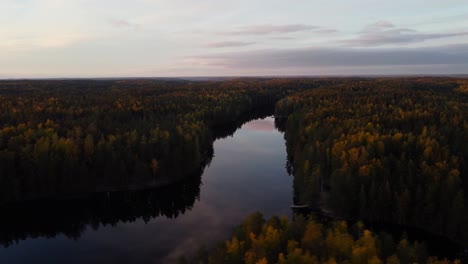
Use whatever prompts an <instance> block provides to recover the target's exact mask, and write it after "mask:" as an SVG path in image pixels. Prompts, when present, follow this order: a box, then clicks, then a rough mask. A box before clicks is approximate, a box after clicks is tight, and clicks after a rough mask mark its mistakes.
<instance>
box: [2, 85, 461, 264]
mask: <svg viewBox="0 0 468 264" xmlns="http://www.w3.org/2000/svg"><path fill="white" fill-rule="evenodd" d="M467 87H468V81H467V80H466V79H457V78H428V77H427V78H297V79H293V78H291V79H268V78H250V79H249V78H247V79H232V80H223V81H219V80H218V81H185V80H153V79H142V80H35V81H34V80H12V81H1V82H0V204H1V205H3V206H2V210H3V211H4V212H13V211H15V210H16V212H20V213H19V214H20V215H21V216H19V218H23V219H26V218H28V217H29V216H28V214H27V213H26V214H24V213H25V212H21V208H23V207H21V206H23V205H21V206H19V207H18V206H17V205H16V203H18V202H25V201H28V200H35V199H38V198H44V197H47V198H57V197H64V196H72V197H73V196H76V195H82V194H84V193H95V192H101V193H102V192H118V191H124V190H127V191H131V190H140V189H147V188H154V187H159V186H166V185H170V184H171V183H174V182H177V181H183V180H184V179H187V178H190V177H194V176H191V175H198V176H197V177H198V178H197V177H194V179H196V183H195V184H190V186H191V187H190V188H189V189H187V190H186V189H184V190H177V189H174V190H173V192H174V194H175V196H174V197H173V198H172V199H173V200H174V201H173V203H174V204H179V198H180V197H177V193H179V192H180V193H184V192H186V193H187V194H188V196H187V197H185V196H184V197H185V198H184V197H182V198H181V199H182V200H183V201H182V202H180V206H176V208H169V209H167V210H166V209H165V208H164V206H163V205H158V203H157V200H158V199H161V196H159V195H158V194H155V193H158V192H149V194H148V193H147V194H129V195H130V196H128V194H125V195H124V196H125V199H123V201H124V203H125V201H128V200H132V201H134V203H132V207H135V208H138V205H137V204H138V201H143V202H144V201H147V202H148V201H150V202H149V203H150V204H152V205H154V206H149V207H145V206H142V207H141V208H140V210H137V211H136V212H134V213H132V214H130V217H131V218H135V217H142V218H148V217H155V216H157V215H160V214H163V215H168V216H171V214H178V213H180V212H182V211H184V210H186V209H188V208H190V204H193V201H194V199H195V197H197V195H198V190H199V188H198V187H197V186H199V184H200V179H199V176H200V170H203V168H204V166H206V165H207V164H208V163H209V162H210V159H211V157H212V155H213V153H212V152H213V142H214V140H215V139H216V138H220V137H225V136H227V135H230V134H232V133H233V132H234V131H235V129H236V128H237V127H238V126H240V125H241V124H242V123H243V122H245V121H246V120H249V119H251V118H254V117H255V116H258V115H265V114H273V113H274V114H275V116H276V122H277V124H278V126H279V127H280V129H281V130H282V131H284V133H285V134H284V135H285V139H286V147H287V152H288V164H287V166H288V168H289V169H290V170H291V172H292V174H293V175H294V186H293V187H294V196H295V201H294V202H295V203H296V204H308V205H310V206H312V207H315V208H316V209H319V210H321V211H323V212H325V213H326V214H327V215H329V216H331V217H335V218H340V219H347V220H352V221H358V220H363V221H365V222H370V223H393V224H398V225H401V226H411V227H417V228H421V229H424V230H426V231H428V232H431V233H434V234H440V235H443V236H445V237H449V238H451V239H453V240H454V241H457V242H458V243H460V244H463V245H465V247H466V245H468V225H467V224H466V223H468V210H467V209H468V203H467V202H468V179H467V177H468V175H467V172H468V144H467V142H468V93H467V91H468V88H467ZM192 187H193V188H192ZM184 188H185V187H184ZM170 192H172V191H170ZM162 193H164V192H162ZM119 195H120V194H114V196H112V197H115V199H114V200H113V199H112V198H109V196H106V197H104V196H103V197H104V198H99V199H101V201H103V203H109V202H110V201H115V202H114V203H113V204H114V205H115V206H117V207H122V206H121V205H122V203H120V202H119V199H120V198H119V197H121V196H119ZM272 195H274V194H272ZM169 196H170V195H169ZM171 197H172V196H171ZM99 199H98V200H99ZM184 199H185V200H184ZM90 201H95V200H88V202H87V203H86V202H85V205H84V206H83V207H82V208H90V207H89V205H90V204H91V203H92V202H90ZM114 205H110V206H108V205H103V206H102V207H99V206H96V207H95V209H96V210H95V211H96V212H103V213H104V214H103V215H101V216H99V217H97V219H93V217H94V216H93V217H91V215H94V213H89V211H87V209H83V210H82V211H78V212H77V213H76V215H77V218H79V219H80V220H79V222H80V224H76V222H74V221H69V222H70V223H71V224H70V225H73V224H74V225H75V226H78V227H79V228H75V229H71V231H70V230H69V229H68V227H61V228H59V229H57V230H55V229H54V228H52V227H51V230H49V231H46V232H44V231H43V230H36V229H34V228H35V227H34V225H31V223H29V222H25V224H24V228H23V229H22V228H20V229H18V230H12V231H11V232H10V233H8V232H5V233H4V236H3V237H0V239H1V240H2V241H3V243H5V244H9V243H11V242H12V241H14V240H16V239H18V238H21V237H27V236H40V235H43V234H45V235H49V236H50V235H55V234H56V233H59V232H62V233H67V232H68V233H69V234H70V236H74V234H78V235H79V233H80V231H79V230H80V228H82V227H83V226H84V224H86V223H91V222H94V223H98V224H99V223H102V224H105V223H111V222H112V221H117V220H125V217H126V215H127V214H123V215H122V216H120V215H117V216H114V218H112V217H111V218H110V219H107V218H106V217H107V216H106V215H105V212H106V210H112V208H115V207H114ZM78 207H79V206H78ZM123 207H125V206H124V205H123ZM12 208H13V209H12ZM18 208H19V209H18ZM91 208H92V207H91ZM62 209H63V208H62ZM62 209H59V210H62ZM172 209H174V210H172ZM9 210H10V211H9ZM11 210H13V211H11ZM28 211H29V210H28ZM12 215H13V216H12V217H9V218H8V217H7V218H5V219H4V221H3V226H5V227H6V226H8V223H10V222H14V221H15V217H14V215H15V214H12ZM47 221H48V220H44V223H45V222H47ZM65 222H66V221H65ZM28 228H29V230H28ZM67 230H68V231H67ZM428 255H430V252H429V254H427V253H426V252H425V250H424V246H422V245H421V244H419V243H416V242H412V243H410V242H408V240H406V239H405V238H402V240H401V241H399V242H398V241H395V240H393V238H390V237H389V236H388V235H385V234H374V233H372V232H371V231H368V230H365V229H364V227H362V225H355V226H353V227H349V228H348V227H347V224H346V223H345V222H333V223H327V224H322V223H319V222H317V221H316V220H311V219H302V218H300V217H298V218H297V219H295V221H292V222H288V221H287V220H286V219H279V218H272V219H270V220H269V221H268V222H265V221H264V220H263V218H262V217H261V216H260V215H254V216H250V217H249V218H248V219H247V220H246V222H245V223H244V224H243V225H242V226H241V227H240V228H238V230H237V232H236V233H235V236H234V238H233V239H232V240H230V241H229V242H227V243H225V244H222V245H220V246H219V247H217V248H216V249H215V250H214V251H211V252H208V253H206V254H205V253H204V254H203V256H199V257H200V259H201V260H203V262H205V263H206V262H212V263H222V262H223V261H226V262H231V263H301V262H300V261H303V262H304V263H342V262H343V263H367V262H372V263H383V262H385V263H408V262H409V261H411V262H413V261H419V262H426V260H427V263H449V262H444V261H442V262H440V261H438V260H436V259H434V258H430V257H428ZM221 260H223V261H221ZM334 261H335V262H334ZM399 261H400V262H399Z"/></svg>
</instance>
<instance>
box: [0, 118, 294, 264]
mask: <svg viewBox="0 0 468 264" xmlns="http://www.w3.org/2000/svg"><path fill="white" fill-rule="evenodd" d="M285 165H286V149H285V142H284V138H283V134H282V133H280V132H279V131H278V130H277V129H276V128H275V125H274V118H272V117H267V118H264V119H258V120H254V121H251V122H248V123H246V124H244V125H243V126H242V127H241V128H240V129H238V130H237V131H236V132H235V133H234V135H233V136H232V137H227V138H223V139H219V140H217V141H215V143H214V157H213V159H212V161H211V163H210V165H209V166H208V167H206V168H205V170H204V172H203V174H202V176H201V180H200V179H198V181H197V180H195V181H189V182H188V183H187V182H184V183H180V184H177V185H176V186H171V187H168V188H162V189H160V190H153V191H151V192H150V193H143V194H141V193H140V194H133V195H131V196H128V195H121V196H118V195H114V196H115V197H112V198H107V199H106V200H105V201H104V202H92V204H89V205H87V206H81V207H82V208H83V209H80V210H78V209H77V208H78V205H76V207H73V206H75V205H74V204H70V205H67V207H66V209H63V208H62V209H56V210H54V211H46V212H38V213H37V214H32V213H30V214H27V216H25V217H23V218H27V219H22V220H20V221H18V222H17V223H10V224H9V225H10V227H2V228H1V231H0V237H1V240H2V243H3V246H2V247H0V263H12V264H14V263H174V262H175V261H176V260H177V258H178V257H179V256H180V255H181V254H190V253H192V252H194V251H195V250H197V249H198V248H199V247H200V246H201V245H204V244H205V245H207V246H209V245H212V244H213V242H214V241H218V240H223V239H226V238H227V237H228V236H229V234H230V231H231V227H233V226H234V225H236V224H239V223H240V222H241V221H242V219H243V218H244V217H245V216H246V215H248V214H249V213H252V212H254V211H256V210H258V211H260V212H262V213H263V214H264V215H265V217H269V216H272V215H288V216H290V214H291V212H290V209H289V206H290V205H291V204H292V201H293V197H292V195H293V189H292V188H293V187H292V186H293V184H292V176H289V175H288V173H287V171H286V168H285ZM109 201H111V202H109ZM81 207H80V208H81ZM75 208H76V209H75Z"/></svg>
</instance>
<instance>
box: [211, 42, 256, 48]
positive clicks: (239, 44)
mask: <svg viewBox="0 0 468 264" xmlns="http://www.w3.org/2000/svg"><path fill="white" fill-rule="evenodd" d="M253 44H255V42H243V41H220V42H213V43H208V44H207V45H206V47H208V48H228V47H244V46H249V45H253Z"/></svg>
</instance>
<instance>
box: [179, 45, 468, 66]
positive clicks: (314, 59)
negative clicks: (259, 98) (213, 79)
mask: <svg viewBox="0 0 468 264" xmlns="http://www.w3.org/2000/svg"><path fill="white" fill-rule="evenodd" d="M188 61H190V62H191V63H192V64H197V65H200V66H214V67H223V68H225V69H286V68H312V67H364V66H366V67H367V66H408V65H467V64H468V44H464V45H446V46H439V47H431V48H359V49H358V48H302V49H270V50H252V51H244V52H226V53H219V54H212V55H204V56H196V57H191V58H190V60H188Z"/></svg>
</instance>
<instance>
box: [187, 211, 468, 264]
mask: <svg viewBox="0 0 468 264" xmlns="http://www.w3.org/2000/svg"><path fill="white" fill-rule="evenodd" d="M179 263H210V264H218V263H227V264H237V263H246V264H267V263H278V264H314V263H327V264H334V263H335V264H336V263H352V264H361V263H362V264H365V263H372V264H380V263H382V264H383V263H387V264H398V263H427V264H439V263H440V264H450V263H454V264H456V263H461V262H460V261H459V260H454V261H453V262H451V261H449V260H445V259H444V260H439V259H437V258H434V257H428V256H427V251H426V247H425V245H424V243H419V242H417V241H416V242H410V241H408V239H406V238H405V237H403V238H401V239H400V240H395V239H394V238H393V237H392V236H391V235H389V234H387V233H379V234H375V233H373V232H371V231H370V230H368V229H366V228H365V226H364V225H363V224H362V223H361V222H358V223H356V224H354V225H353V226H348V224H347V223H346V222H345V221H332V222H328V223H326V224H325V225H324V224H321V223H320V222H318V221H316V220H314V219H313V218H309V219H306V218H304V217H302V216H298V217H296V219H294V221H291V222H290V221H288V219H287V218H286V217H282V218H278V217H272V218H271V219H269V220H268V221H265V219H263V216H262V215H261V214H260V213H254V214H252V215H249V216H248V217H247V218H246V219H245V220H244V222H243V223H242V224H241V225H240V226H238V227H237V228H236V229H235V231H234V235H233V237H232V238H231V239H230V240H227V241H226V242H225V243H220V244H218V245H217V246H216V248H215V249H214V250H212V251H211V252H208V251H206V250H203V249H201V250H200V251H199V252H198V253H197V254H196V256H195V257H193V258H192V259H191V260H187V259H185V258H181V259H180V261H179Z"/></svg>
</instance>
